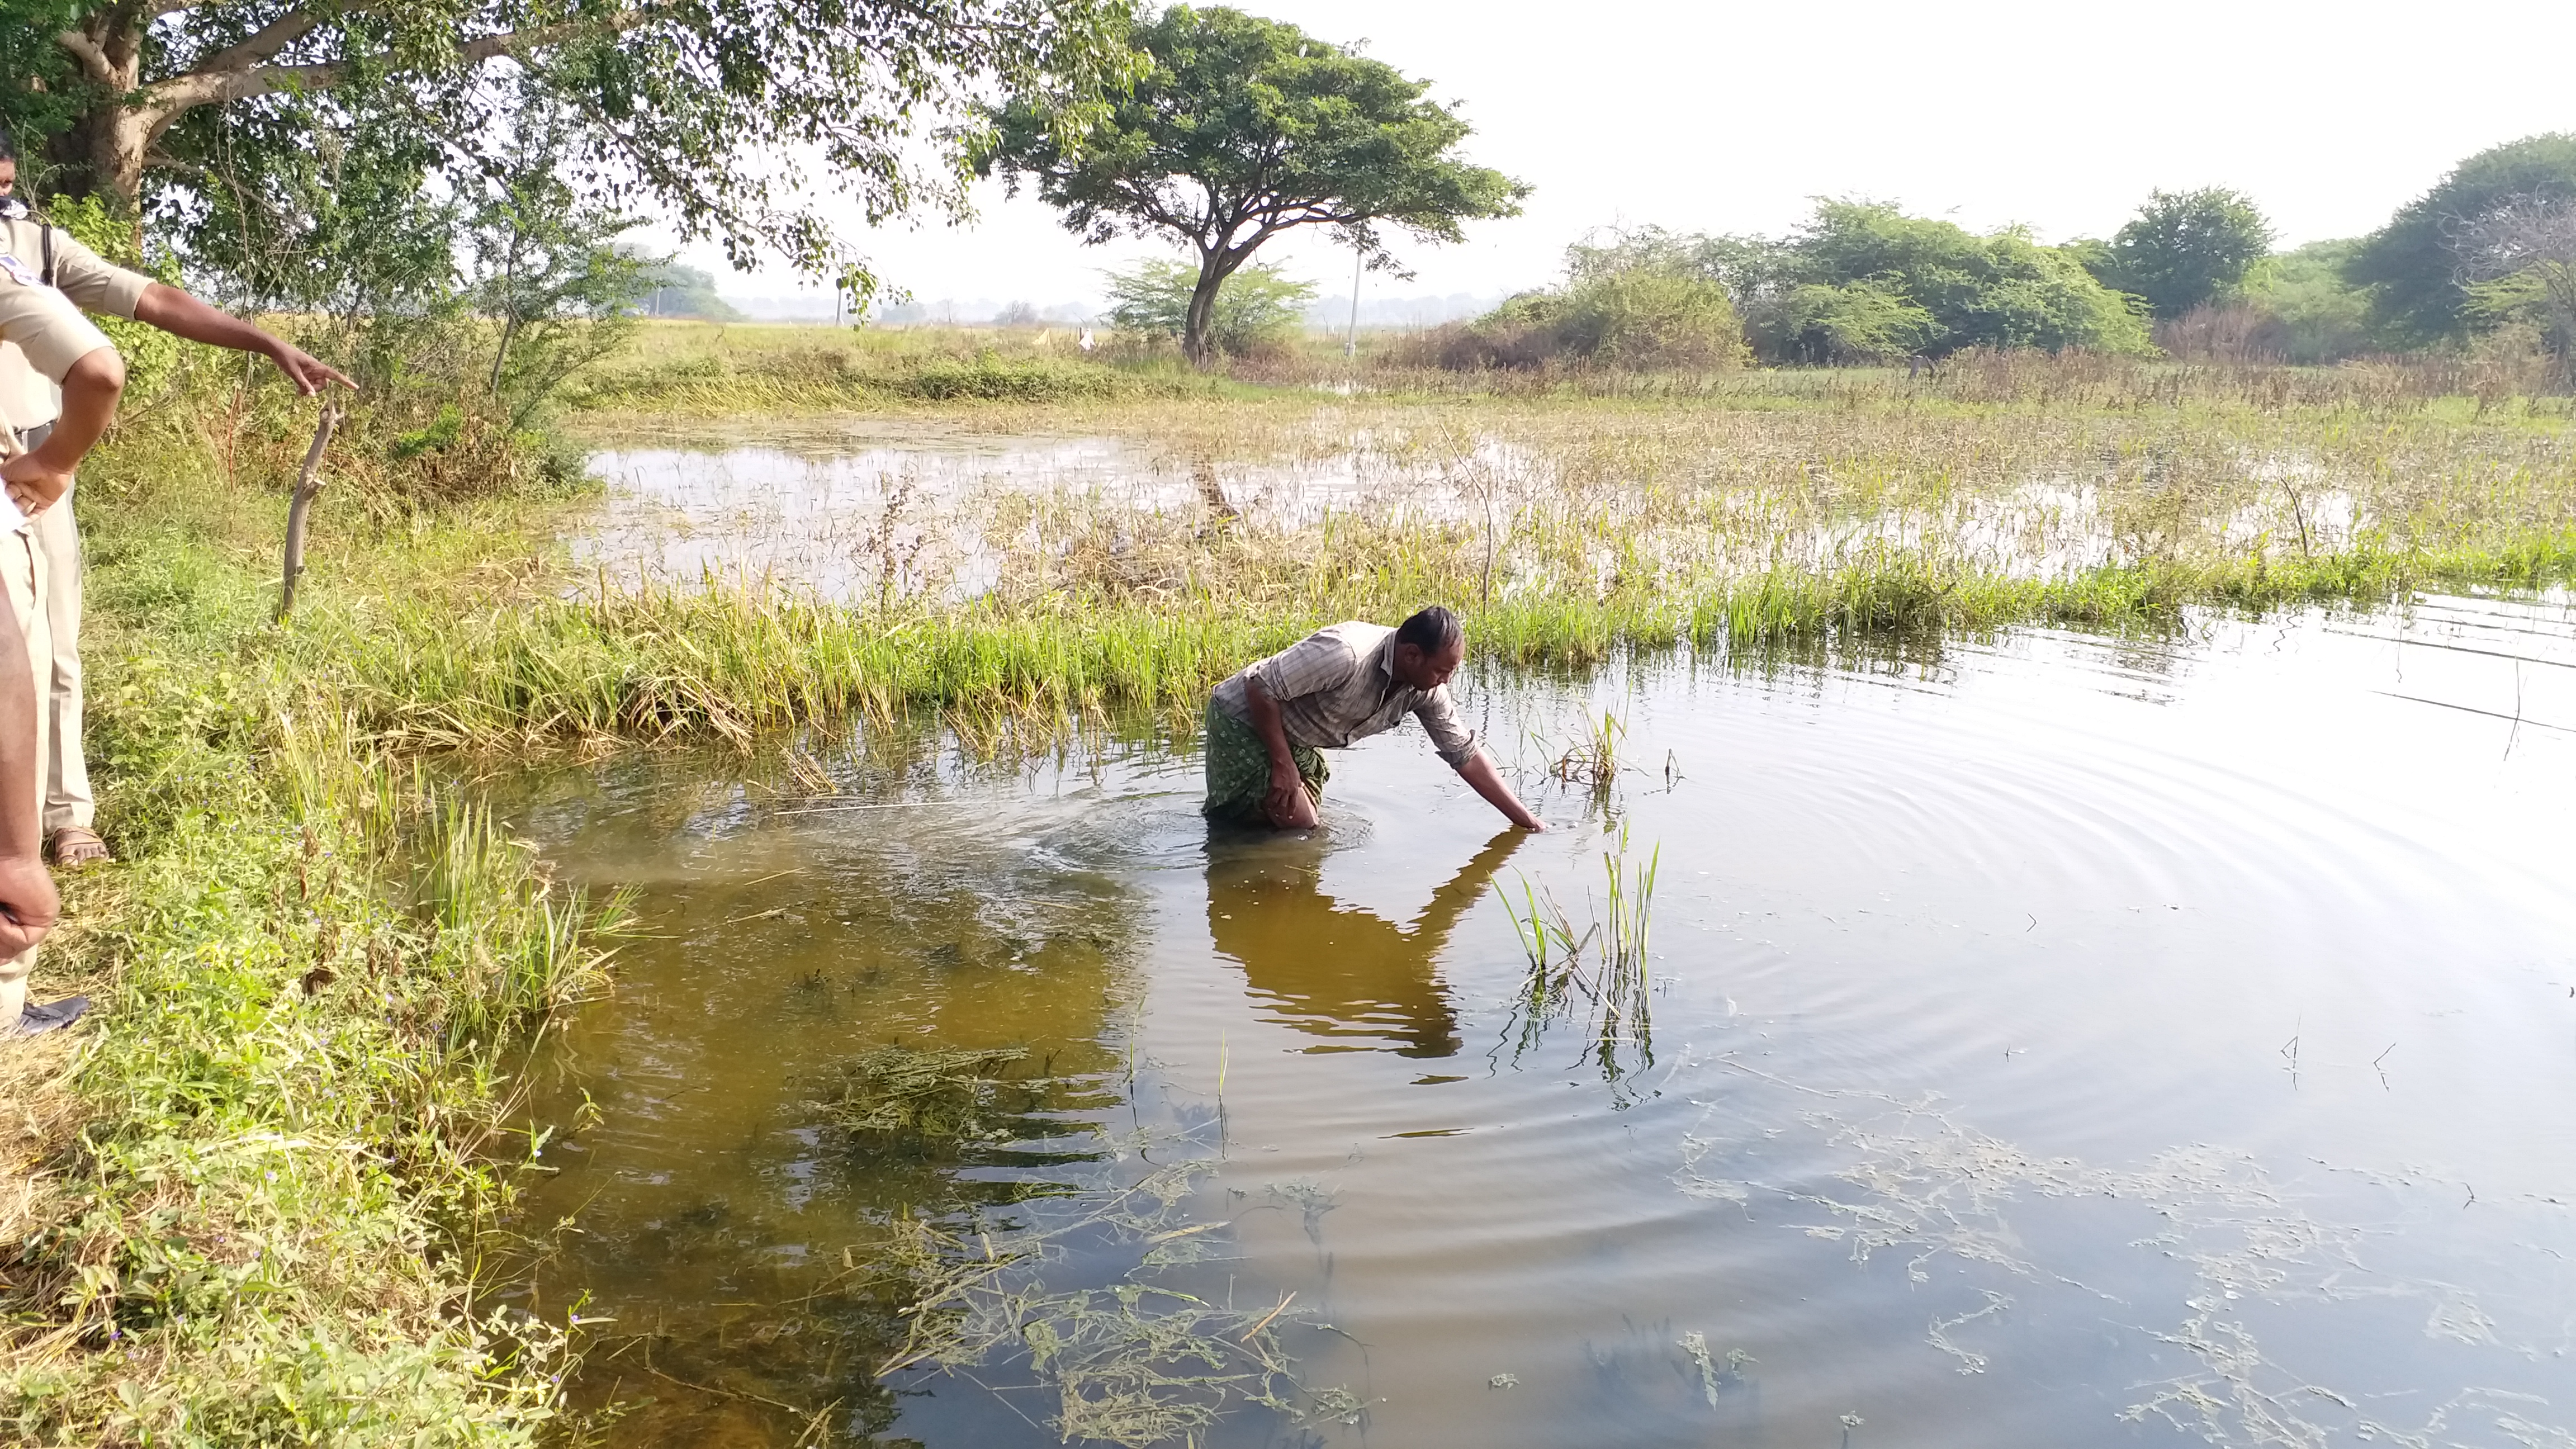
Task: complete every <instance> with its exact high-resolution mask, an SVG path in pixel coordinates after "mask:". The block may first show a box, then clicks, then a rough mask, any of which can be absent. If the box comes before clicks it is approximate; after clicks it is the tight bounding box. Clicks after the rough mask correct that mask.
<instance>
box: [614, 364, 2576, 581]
mask: <svg viewBox="0 0 2576 1449" xmlns="http://www.w3.org/2000/svg"><path fill="white" fill-rule="evenodd" d="M591 470H592V472H593V474H594V475H595V476H597V477H599V478H600V479H601V480H602V481H603V483H604V484H605V485H606V488H605V499H604V502H603V503H602V504H601V506H600V507H599V509H598V510H597V512H596V514H595V515H594V517H593V518H592V519H591V520H590V521H589V522H588V524H587V525H586V526H585V527H584V528H583V529H582V530H581V531H580V532H579V533H578V534H577V536H576V537H575V539H574V540H573V552H574V555H575V557H576V558H577V559H578V560H579V561H580V562H581V564H582V565H583V567H584V569H585V571H586V572H590V573H592V574H593V575H594V576H595V577H598V578H599V579H601V580H602V581H604V582H605V583H607V584H609V585H611V586H629V587H631V586H634V585H639V584H640V585H649V586H657V587H660V586H677V587H684V588H687V587H696V586H698V585H700V584H702V583H704V582H706V581H709V580H716V581H722V582H726V583H732V584H741V583H746V582H757V583H759V584H761V585H763V586H781V587H784V588H786V589H788V590H790V591H793V592H797V593H801V594H806V595H811V596H815V597H820V598H824V599H829V600H832V601H836V602H843V603H860V604H876V605H881V606H882V605H889V604H894V603H899V602H913V603H921V604H931V605H936V604H940V603H949V602H956V601H960V600H966V599H974V598H980V597H985V596H988V595H990V596H995V597H998V598H999V599H1002V600H1004V601H1011V602H1023V603H1024V602H1026V601H1028V600H1031V599H1038V598H1046V597H1050V596H1053V595H1058V594H1065V593H1073V594H1085V593H1087V594H1090V595H1093V596H1097V597H1111V598H1127V597H1135V596H1138V595H1146V596H1153V597H1163V596H1169V595H1172V594H1188V593H1190V592H1192V591H1193V590H1199V589H1204V588H1206V587H1208V585H1209V584H1210V581H1211V580H1214V581H1217V582H1218V583H1219V584H1220V585H1221V586H1222V587H1224V588H1227V589H1232V590H1236V591H1246V590H1258V591H1267V592H1268V593H1270V594H1274V595H1277V596H1280V597H1282V598H1285V597H1290V596H1294V595H1297V594H1299V593H1301V592H1310V591H1311V587H1312V584H1313V580H1312V579H1310V578H1307V577H1305V576H1304V572H1303V571H1301V570H1299V569H1296V568H1293V567H1289V565H1290V564H1292V563H1294V562H1298V561H1306V562H1311V563H1314V564H1315V566H1317V567H1323V568H1329V569H1330V570H1332V571H1333V572H1334V573H1336V574H1346V573H1348V572H1351V571H1354V570H1362V571H1365V570H1367V569H1369V568H1371V567H1376V568H1381V569H1390V570H1396V571H1411V572H1414V573H1417V574H1421V575H1424V576H1426V577H1428V578H1430V579H1433V580H1436V581H1437V583H1438V584H1439V585H1440V586H1441V587H1443V588H1446V589H1449V590H1451V591H1452V596H1453V597H1455V591H1456V590H1459V589H1462V588H1472V589H1473V590H1474V591H1475V592H1476V595H1477V597H1478V598H1480V599H1481V598H1488V597H1490V598H1492V599H1495V600H1502V601H1515V600H1518V601H1534V600H1540V599H1546V598H1562V597H1566V596H1569V595H1582V596H1588V597H1591V598H1595V599H1597V598H1600V597H1602V596H1605V595H1611V594H1616V593H1618V592H1620V591H1621V590H1622V589H1628V590H1636V589H1640V588H1651V589H1657V590H1664V591H1672V590H1705V589H1707V588H1709V587H1711V586H1712V585H1713V584H1716V583H1718V582H1721V581H1723V580H1724V579H1727V578H1730V577H1738V578H1740V577H1743V576H1745V575H1747V574H1752V573H1760V572H1763V571H1765V570H1773V569H1783V568H1785V569H1805V570H1831V569H1834V568H1836V567H1841V566H1845V565H1848V564H1851V563H1853V562H1855V561H1859V560H1864V559H1883V558H1885V557H1888V556H1890V555H1892V554H1902V555H1904V556H1906V557H1908V558H1911V559H1918V560H1921V561H1924V562H1925V563H1927V564H1930V565H1934V566H1938V567H1942V568H1948V569H1962V570H1971V571H1980V572H1991V573H1994V574H1997V575H2002V576H2008V577H2014V578H2052V579H2062V578H2065V577H2068V576H2070V575H2073V574H2079V573H2082V572H2085V571H2088V570H2093V569H2098V568H2101V567H2104V566H2105V565H2111V564H2135V563H2138V562H2140V561H2143V560H2157V561H2164V562H2169V563H2181V564H2188V565H2197V566H2211V565H2225V564H2239V565H2241V564H2243V563H2245V562H2247V561H2249V560H2260V561H2264V562H2267V563H2269V564H2273V565H2283V564H2304V563H2308V562H2311V561H2313V560H2316V559H2320V558H2325V557H2329V556H2332V555H2336V554H2339V553H2343V552H2347V551H2352V550H2356V549H2361V550H2370V549H2379V550H2387V549H2402V548H2410V547H2412V548H2431V549H2439V548H2446V547H2460V546H2468V547H2483V546H2488V545H2490V544H2493V543H2494V542H2495V541H2496V540H2498V539H2501V538H2507V537H2511V538H2518V539H2521V540H2523V541H2525V542H2527V541H2528V539H2529V538H2530V536H2531V532H2530V531H2531V530H2532V529H2534V528H2543V527H2545V528H2547V529H2550V530H2553V531H2554V530H2555V529H2556V528H2558V527H2559V526H2560V524H2559V520H2560V519H2562V518H2563V517H2564V516H2565V510H2566V508H2567V506H2568V504H2567V500H2568V496H2569V486H2570V482H2571V480H2576V464H2571V461H2570V454H2569V452H2568V449H2567V447H2566V444H2565V439H2564V435H2563V430H2560V429H2555V428H2534V427H2520V426H2516V427H2504V426H2493V425H2490V426H2483V427H2468V426H2456V425H2449V424H2442V423H2437V422H2433V421H2429V420H2425V419H2415V420H2412V421H2410V422H2408V423H2406V424H2404V425H2381V426H2372V427H2363V426H2355V425H2353V424H2352V423H2351V422H2350V421H2349V420H2347V419H2341V418H2335V417H2331V416H2327V417H2317V418H2307V417H2300V418H2232V419H2223V420H2213V419H2207V418H2182V419H2176V418H2173V417H2170V416H2162V415H2147V416H2126V415H2099V414H2096V415H2089V416H2076V417H2071V418H2070V417H2055V416H2049V415H2044V414H2028V413H2016V414H2002V415H1993V416H1963V415H1959V414H1945V413H1938V412H1921V413H1918V412H1915V411H1912V410H1910V409H1898V408H1893V407H1890V408H1882V409H1878V410H1875V411H1853V412H1823V411H1804V412H1800V411H1733V412H1730V411H1725V410H1715V409H1660V410H1615V409H1583V408H1572V407H1563V408H1554V409H1546V408H1531V409H1523V410H1513V409H1509V408H1488V409H1455V410H1446V411H1444V410H1442V409H1439V408H1432V407H1411V408H1402V407H1395V406H1392V405H1387V406H1363V405H1360V404H1356V403H1354V404H1350V405H1344V404H1339V403H1329V402H1328V403H1321V404H1318V403H1312V402H1308V403H1302V404H1297V405H1294V406H1291V405H1285V404H1280V405H1271V406H1266V407H1258V408H1256V407H1248V406H1229V407H1221V408H1205V409H1195V410H1194V409H1189V408H1172V409H1167V410H1163V411H1162V412H1158V413H1153V414H1117V415H1112V416H1104V417H1093V416H1087V415H1081V414H1068V413H1062V412H1046V411H1042V410H1041V411H1035V412H1032V413H1030V414H1028V415H1027V416H1025V417H1019V418H1016V419H1014V418H1003V419H999V420H990V419H988V420H984V421H982V422H980V423H978V424H977V425H976V426H974V427H967V426H962V425H960V424H959V423H958V422H957V421H956V420H954V419H940V418H924V419H905V418H876V417H867V418H815V419H807V420H801V421H796V422H781V421H777V420H762V421H761V422H760V423H759V424H758V425H757V426H753V425H750V424H744V425H740V426H735V427H728V426H726V425H719V424H699V425H691V426H689V427H686V428H676V429H673V430H670V431H667V432H663V433H657V434H644V435H620V436H619V437H617V438H615V439H613V440H605V441H604V442H603V446H602V448H601V450H600V451H599V452H597V453H596V454H594V456H593V458H592V461H591ZM1292 539H1293V540H1295V541H1296V542H1295V545H1294V546H1293V547H1289V546H1286V545H1283V543H1282V542H1281V541H1283V540H1292Z"/></svg>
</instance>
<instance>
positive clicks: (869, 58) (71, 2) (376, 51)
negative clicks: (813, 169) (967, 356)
mask: <svg viewBox="0 0 2576 1449" xmlns="http://www.w3.org/2000/svg"><path fill="white" fill-rule="evenodd" d="M1123 10H1124V6H1123V4H1122V0H926V3H923V0H407V3H404V4H400V5H389V4H382V3H378V0H107V3H100V0H0V119H5V120H7V121H9V122H10V123H12V125H13V129H15V130H16V131H17V133H18V135H19V139H20V142H21V146H22V149H30V150H32V149H34V148H33V147H32V146H30V144H29V143H39V144H41V146H42V149H43V155H44V157H45V159H46V160H47V161H48V162H50V163H51V165H50V170H49V174H48V175H47V176H46V177H45V178H44V180H45V182H46V184H47V185H48V186H49V188H50V189H52V190H54V191H57V192H61V193H68V194H72V195H104V196H106V197H108V198H110V199H112V200H118V201H122V202H124V203H126V204H129V205H135V204H141V205H146V206H150V207H153V208H155V209H156V211H158V212H159V213H160V214H162V215H163V216H165V218H167V219H171V220H174V221H177V222H178V223H180V224H182V225H185V224H187V223H188V222H190V221H194V222H196V223H199V224H203V223H205V222H206V221H207V220H208V219H209V218H210V217H211V218H215V219H217V220H218V222H219V223H220V225H222V226H226V227H230V228H231V229H233V230H235V231H237V232H242V233H244V234H245V245H246V246H248V247H251V248H256V247H257V246H258V245H260V243H259V242H258V241H257V240H256V239H253V238H250V237H249V236H248V234H249V233H250V232H252V231H254V230H255V229H256V224H257V223H259V222H261V221H262V220H269V221H278V222H281V223H283V224H286V225H288V226H289V228H290V229H291V227H292V225H293V224H294V223H295V222H296V221H297V220H298V218H295V217H292V216H288V217H283V218H281V217H276V216H266V215H265V213H267V212H272V211H276V210H277V209H279V208H280V207H284V208H285V209H287V210H289V211H292V210H293V209H294V207H295V206H296V205H299V204H300V205H304V206H306V207H308V209H309V207H311V206H316V205H322V204H324V203H322V202H314V201H307V202H302V203H297V202H293V201H281V200H280V198H281V197H291V196H293V195H296V194H298V187H297V185H296V183H297V182H299V181H301V180H309V179H311V177H310V173H312V172H313V171H314V170H315V168H317V167H318V168H320V169H321V170H322V171H324V172H328V173H331V174H329V175H328V176H326V177H324V178H323V179H324V180H325V181H327V182H328V183H329V184H328V185H326V186H323V187H322V188H320V191H321V192H324V193H337V192H338V191H339V190H340V189H341V188H340V185H339V176H338V173H339V172H340V171H341V170H342V169H343V168H344V166H345V165H346V164H348V163H349V162H350V161H352V160H353V159H354V160H355V161H356V162H357V163H358V164H360V165H361V167H362V168H374V169H377V170H383V171H388V172H391V173H401V172H405V171H408V172H410V173H412V174H413V176H414V178H415V180H421V179H426V178H428V177H430V176H432V175H433V174H434V173H438V172H441V171H444V172H446V173H448V174H449V175H450V176H464V177H473V176H474V175H475V174H476V173H477V172H478V170H479V169H481V168H483V167H484V165H485V164H486V163H485V161H484V158H485V157H486V156H488V155H489V154H491V153H492V152H494V151H496V150H498V149H500V147H499V146H498V145H496V143H495V137H496V135H505V134H507V133H508V132H510V131H511V130H512V129H514V127H515V124H516V122H517V121H518V119H519V118H520V117H521V116H522V115H523V114H524V113H525V112H526V111H527V110H528V109H529V108H530V107H536V108H539V109H541V110H542V111H543V112H544V113H545V124H546V126H547V128H548V132H549V135H550V138H551V139H552V140H553V141H554V142H555V150H554V156H555V159H556V162H557V164H559V165H561V166H562V167H563V168H564V170H565V172H566V174H567V175H568V176H570V177H572V178H573V179H574V181H575V184H576V185H577V187H578V189H580V190H581V191H583V193H584V194H585V195H587V196H589V197H591V198H593V199H599V200H606V201H609V202H612V203H617V204H623V203H626V202H628V201H650V202H654V203H658V204H659V205H660V206H662V207H663V208H665V209H667V210H668V211H669V212H670V213H671V214H672V215H673V217H674V219H675V220H676V221H677V222H678V224H679V225H680V226H681V228H682V229H683V230H684V232H686V233H687V234H690V235H696V236H713V237H715V238H717V239H719V240H721V241H722V242H723V243H724V244H725V245H726V247H727V248H728V250H729V251H730V252H732V253H733V255H734V256H735V257H736V258H737V260H741V259H744V258H747V256H748V255H749V254H751V253H753V252H756V251H762V250H771V251H776V252H778V253H781V254H784V255H785V256H787V257H788V258H790V259H792V260H793V261H795V262H797V263H798V264H800V265H802V266H805V267H807V268H808V269H812V270H823V269H826V268H827V267H829V266H832V265H834V264H836V263H837V262H838V261H840V260H842V259H840V258H839V257H838V256H837V254H836V249H835V244H834V242H833V239H832V236H831V234H830V232H829V230H828V228H826V226H825V225H824V224H823V222H822V221H821V219H820V218H819V216H818V214H817V213H816V211H815V210H814V208H813V206H812V205H811V201H810V197H811V195H812V192H813V191H814V190H815V189H819V188H809V187H808V186H807V185H806V183H805V181H804V179H803V177H802V176H801V175H799V174H797V173H796V171H795V169H794V168H793V166H792V165H790V164H787V163H784V162H782V161H780V160H779V159H778V158H780V157H795V158H798V159H800V160H810V162H812V163H813V164H814V165H816V166H817V167H819V168H820V169H821V170H823V171H824V172H826V173H828V174H829V175H830V176H831V177H832V178H833V180H834V181H835V182H837V184H839V185H840V186H842V187H843V188H845V189H847V190H849V191H851V192H853V193H855V194H856V196H857V197H858V198H859V199H860V201H861V203H862V205H863V207H864V209H865V211H866V213H867V214H868V216H869V217H870V218H871V219H872V220H876V219H883V218H885V217H887V216H890V215H894V214H898V213H901V212H904V211H906V210H908V209H910V208H912V207H913V206H915V205H916V204H919V203H921V202H923V201H925V200H930V199H934V198H937V197H943V196H945V197H955V196H958V195H962V193H961V192H959V191H958V190H957V187H958V185H959V183H961V182H962V180H963V176H964V172H963V170H962V166H963V157H962V153H961V154H960V155H958V156H954V157H952V158H950V160H949V161H948V162H947V163H945V164H941V163H925V162H924V161H923V160H922V159H921V158H922V154H923V153H922V150H921V148H919V147H918V146H915V145H912V144H909V143H910V142H911V141H912V138H913V137H914V136H915V135H916V134H917V132H918V131H919V129H920V128H921V127H922V126H923V124H924V123H938V124H954V123H957V122H959V121H962V120H967V119H969V118H971V117H973V116H974V115H976V114H977V107H979V106H980V105H981V104H982V103H984V102H985V101H988V100H989V99H991V98H992V97H993V96H994V95H996V94H998V93H999V92H1000V91H1002V90H1005V89H1007V90H1011V91H1030V92H1034V93H1038V94H1058V93H1060V94H1062V95H1064V96H1066V97H1069V98H1072V99H1067V100H1065V101H1064V102H1062V103H1061V104H1062V105H1063V106H1064V107H1065V108H1066V109H1067V113H1068V114H1070V115H1079V114H1080V108H1081V101H1080V100H1079V98H1080V97H1083V96H1088V95H1093V94H1096V93H1097V92H1098V90H1099V88H1100V83H1101V82H1102V81H1103V80H1104V79H1108V78H1113V73H1123V67H1124V65H1125V64H1126V60H1125V52H1124V50H1123V48H1121V47H1120V46H1119V45H1118V44H1117V41H1116V33H1117V30H1118V28H1119V20H1120V17H1121V16H1122V15H1123ZM415 189H418V188H417V187H415ZM433 189H435V188H433ZM304 190H305V191H307V192H311V191H312V188H309V187H308V188H304ZM316 194H319V193H316ZM301 220H303V221H306V222H310V221H311V220H312V219H311V218H309V217H307V218H302V219H301ZM860 280H864V279H863V278H861V279H860Z"/></svg>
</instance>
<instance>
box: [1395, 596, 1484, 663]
mask: <svg viewBox="0 0 2576 1449" xmlns="http://www.w3.org/2000/svg"><path fill="white" fill-rule="evenodd" d="M1466 637H1467V631H1466V630H1465V629H1463V628H1461V627H1459V624H1458V616H1457V615H1455V614H1452V613H1450V612H1449V611H1448V610H1447V609H1444V608H1442V607H1440V606H1439V605H1438V604H1434V605H1432V606H1431V607H1430V608H1428V609H1425V610H1423V611H1422V612H1421V613H1419V614H1416V615H1414V616H1413V617H1412V618H1410V619H1407V620H1405V621H1404V622H1403V623H1401V624H1398V625H1396V626H1395V642H1396V643H1398V644H1410V645H1412V646H1413V647H1414V648H1416V649H1419V650H1421V651H1422V652H1423V653H1424V654H1425V655H1433V654H1438V653H1439V652H1440V651H1441V650H1443V649H1446V648H1448V647H1449V646H1450V645H1452V644H1457V643H1461V642H1464V641H1465V639H1466Z"/></svg>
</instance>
